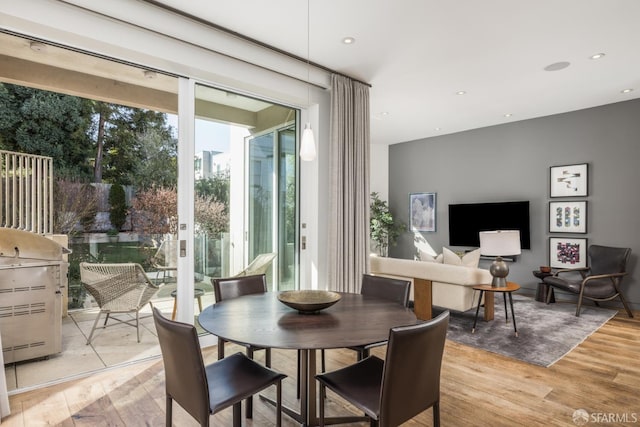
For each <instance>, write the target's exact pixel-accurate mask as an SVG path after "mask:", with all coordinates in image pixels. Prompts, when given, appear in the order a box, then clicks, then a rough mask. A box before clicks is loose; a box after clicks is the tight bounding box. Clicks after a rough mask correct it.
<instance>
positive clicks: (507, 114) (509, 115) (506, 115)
mask: <svg viewBox="0 0 640 427" xmlns="http://www.w3.org/2000/svg"><path fill="white" fill-rule="evenodd" d="M504 116H505V117H511V116H513V114H511V113H506V114H505V115H504Z"/></svg>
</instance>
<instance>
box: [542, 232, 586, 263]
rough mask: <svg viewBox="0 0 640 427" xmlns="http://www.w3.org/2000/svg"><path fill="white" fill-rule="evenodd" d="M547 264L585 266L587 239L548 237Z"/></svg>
mask: <svg viewBox="0 0 640 427" xmlns="http://www.w3.org/2000/svg"><path fill="white" fill-rule="evenodd" d="M549 265H550V266H551V267H553V268H583V267H586V266H587V239H576V238H566V239H565V238H561V237H550V238H549Z"/></svg>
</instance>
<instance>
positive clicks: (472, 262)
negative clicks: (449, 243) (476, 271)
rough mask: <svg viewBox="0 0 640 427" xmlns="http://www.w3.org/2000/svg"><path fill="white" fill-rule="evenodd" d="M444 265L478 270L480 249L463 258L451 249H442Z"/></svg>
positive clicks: (468, 253)
mask: <svg viewBox="0 0 640 427" xmlns="http://www.w3.org/2000/svg"><path fill="white" fill-rule="evenodd" d="M442 255H443V263H444V264H451V265H463V266H465V267H472V268H478V264H479V263H480V249H476V250H474V251H471V252H467V253H466V254H464V255H463V256H462V258H461V257H459V256H458V254H456V253H455V252H453V251H452V250H450V249H447V248H442Z"/></svg>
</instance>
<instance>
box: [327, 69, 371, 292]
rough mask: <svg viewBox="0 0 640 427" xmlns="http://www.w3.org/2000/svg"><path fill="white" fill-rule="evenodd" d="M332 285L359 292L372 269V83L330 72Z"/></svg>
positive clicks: (330, 244)
mask: <svg viewBox="0 0 640 427" xmlns="http://www.w3.org/2000/svg"><path fill="white" fill-rule="evenodd" d="M330 136H331V140H330V149H329V156H330V173H329V176H330V177H331V185H330V191H331V196H330V197H331V205H330V211H329V212H330V219H329V244H328V247H329V257H328V260H329V263H328V264H329V283H330V285H329V287H330V288H331V289H333V290H336V291H340V292H360V283H361V281H362V274H363V273H366V272H367V271H368V270H369V265H368V263H369V262H368V259H369V258H368V255H369V87H368V86H367V85H365V84H363V83H360V82H357V81H354V80H352V79H350V78H348V77H344V76H339V75H336V74H334V75H332V76H331V135H330Z"/></svg>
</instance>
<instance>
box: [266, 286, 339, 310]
mask: <svg viewBox="0 0 640 427" xmlns="http://www.w3.org/2000/svg"><path fill="white" fill-rule="evenodd" d="M340 298H341V297H340V294H339V293H337V292H331V291H318V290H304V291H284V292H280V293H279V294H278V300H280V302H281V303H283V304H284V305H286V306H288V307H291V308H293V309H294V310H298V313H300V314H314V313H318V312H320V311H322V310H324V309H325V308H328V307H331V306H332V305H333V304H335V303H337V302H338V301H340Z"/></svg>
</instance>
